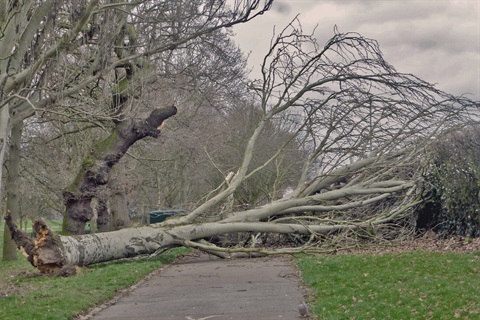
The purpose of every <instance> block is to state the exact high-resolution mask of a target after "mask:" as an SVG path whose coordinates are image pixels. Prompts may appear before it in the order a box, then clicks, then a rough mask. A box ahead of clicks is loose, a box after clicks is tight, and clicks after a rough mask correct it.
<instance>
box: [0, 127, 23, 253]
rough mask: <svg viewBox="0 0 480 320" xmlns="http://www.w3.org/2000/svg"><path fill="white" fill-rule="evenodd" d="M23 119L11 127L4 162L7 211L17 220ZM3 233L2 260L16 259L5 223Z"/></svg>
mask: <svg viewBox="0 0 480 320" xmlns="http://www.w3.org/2000/svg"><path fill="white" fill-rule="evenodd" d="M22 130H23V121H20V122H17V123H15V124H14V125H13V127H12V132H11V137H10V146H9V149H10V150H9V154H8V159H7V163H6V167H7V179H6V183H7V186H8V188H7V190H6V193H7V211H9V212H11V214H12V215H13V216H12V219H14V221H17V220H18V218H19V217H18V212H19V208H20V197H19V194H18V183H16V181H18V179H19V165H20V146H21V143H22ZM4 229H5V230H4V233H3V258H2V259H3V261H11V260H17V248H16V246H15V242H14V241H13V239H12V237H11V236H10V232H8V227H7V226H6V225H5V228H4Z"/></svg>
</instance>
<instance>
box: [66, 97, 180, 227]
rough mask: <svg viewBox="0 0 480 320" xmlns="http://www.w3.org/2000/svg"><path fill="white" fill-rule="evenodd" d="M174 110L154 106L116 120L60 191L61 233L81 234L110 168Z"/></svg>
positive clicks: (152, 134)
mask: <svg viewBox="0 0 480 320" xmlns="http://www.w3.org/2000/svg"><path fill="white" fill-rule="evenodd" d="M176 113H177V108H176V107H175V106H169V107H165V108H160V109H155V110H153V111H152V112H151V113H150V115H149V116H148V117H147V118H146V119H145V120H142V121H135V120H131V119H129V120H124V121H122V122H118V123H117V124H116V126H115V128H114V130H113V132H112V133H111V134H110V136H109V137H108V138H106V139H105V140H103V141H101V142H99V143H97V144H96V145H95V146H94V147H93V148H92V150H91V151H90V153H89V155H88V156H87V157H86V158H85V159H84V161H83V164H82V168H81V169H80V171H79V172H78V174H77V177H76V178H75V180H74V182H73V183H72V184H71V185H70V186H69V187H68V188H67V189H66V190H65V191H64V192H63V199H64V203H65V206H66V213H65V217H64V223H63V233H64V234H83V233H84V232H85V223H86V222H88V221H89V220H90V219H92V217H93V210H92V207H91V202H92V199H93V198H94V197H95V195H96V193H97V190H98V187H99V186H102V185H105V184H107V182H108V180H109V173H110V171H111V169H112V167H113V166H114V165H115V164H116V163H117V162H118V161H119V160H120V159H121V158H122V157H123V155H124V154H125V153H126V152H127V150H128V148H130V147H131V146H132V145H133V144H134V143H135V142H137V141H138V140H140V139H143V138H145V137H154V138H156V137H158V135H159V134H160V129H161V126H162V124H163V122H164V121H165V120H166V119H168V118H170V117H171V116H173V115H175V114H176Z"/></svg>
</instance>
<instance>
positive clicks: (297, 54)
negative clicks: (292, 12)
mask: <svg viewBox="0 0 480 320" xmlns="http://www.w3.org/2000/svg"><path fill="white" fill-rule="evenodd" d="M300 31H301V30H300V28H299V27H297V26H296V25H295V22H294V23H292V24H290V25H289V26H288V27H287V28H286V29H285V30H283V32H282V33H280V34H279V35H278V36H277V37H276V38H275V39H274V40H273V41H272V47H271V49H270V50H269V52H268V54H267V56H266V57H265V59H264V62H263V66H262V72H263V78H262V79H261V80H259V81H258V82H254V83H252V84H251V86H250V87H251V89H252V91H253V92H254V94H255V95H256V99H255V101H259V102H258V108H259V110H260V112H259V114H260V117H259V119H258V123H257V125H256V127H255V130H254V131H253V133H252V135H251V137H250V140H249V141H248V143H247V145H246V146H245V153H244V156H243V161H242V163H241V165H240V166H239V167H238V170H236V172H235V173H230V172H229V173H227V172H225V174H224V176H225V181H224V182H223V183H222V184H221V185H220V186H218V188H216V189H215V190H213V191H212V192H210V193H209V194H208V195H206V196H205V198H204V199H203V202H202V203H201V204H200V205H199V206H197V207H196V208H195V209H194V210H193V211H191V212H190V213H188V214H186V215H184V216H179V217H174V218H171V219H168V220H166V221H165V222H162V223H159V224H155V225H150V226H142V227H136V228H127V229H122V230H119V231H114V232H109V233H98V234H91V235H82V236H60V235H56V234H55V233H53V232H51V231H50V230H49V229H48V228H47V226H46V225H45V224H44V223H43V222H42V221H37V222H36V223H35V226H34V228H35V231H36V233H37V239H36V240H35V241H33V240H30V241H28V240H26V238H25V235H22V233H21V232H20V231H19V230H18V228H16V226H15V224H14V223H13V222H12V220H11V219H9V218H8V217H7V224H8V226H9V228H10V231H11V233H12V236H13V237H14V238H15V239H18V241H16V243H17V245H18V246H19V247H21V248H22V251H24V252H25V254H26V255H27V256H28V259H29V261H31V262H32V264H34V265H35V266H36V267H38V268H39V269H40V270H42V272H46V273H52V272H57V270H61V269H62V268H64V267H65V266H70V265H90V264H94V263H99V262H103V261H110V260H114V259H120V258H126V257H133V256H136V255H140V254H155V253H159V252H162V251H163V250H166V249H168V248H171V247H175V246H187V247H193V248H198V249H201V250H204V251H207V252H210V253H212V254H216V255H219V256H221V257H224V258H227V257H237V256H244V255H248V256H252V255H265V254H274V253H292V252H299V251H306V250H315V249H317V248H319V247H320V246H321V244H322V240H324V239H325V236H326V235H331V234H338V233H340V232H343V231H345V232H360V231H366V232H367V233H374V232H376V231H377V230H381V229H382V227H388V226H389V224H391V223H399V222H400V223H403V224H407V225H408V223H410V222H411V221H412V216H413V213H414V211H415V209H416V207H417V206H418V205H420V204H421V203H422V202H423V201H424V200H425V199H424V197H423V196H424V194H423V186H422V184H423V179H422V172H423V168H425V166H426V165H427V163H428V161H429V155H428V153H427V152H428V151H427V150H428V148H426V146H428V145H429V144H430V143H431V141H433V140H434V139H437V138H439V137H441V136H442V134H444V133H445V132H448V131H449V130H452V129H454V128H456V127H458V126H465V125H468V124H469V123H471V122H473V121H474V119H473V118H472V116H471V113H470V111H471V110H473V109H474V108H477V107H478V103H476V102H474V101H471V100H469V99H467V98H465V97H455V96H452V95H449V94H447V93H444V92H442V91H440V90H438V89H436V88H435V87H434V86H433V85H430V84H428V83H426V82H424V81H422V80H420V79H418V78H416V77H415V76H413V75H410V74H402V73H399V72H397V71H396V70H395V69H394V68H393V67H392V66H390V65H389V64H388V63H387V62H386V61H384V60H383V57H382V54H381V51H380V49H379V47H378V44H377V43H376V42H375V41H374V40H371V39H366V38H364V37H362V36H360V35H358V34H354V33H340V32H338V31H336V32H335V35H334V36H333V37H332V39H330V40H329V41H328V42H327V43H326V44H325V45H324V46H319V45H318V44H317V42H316V40H315V38H314V37H313V36H308V35H304V34H302V33H301V32H300ZM279 118H282V120H286V119H287V120H289V122H290V123H291V127H290V129H289V130H290V131H291V132H292V137H293V138H292V139H297V140H298V141H299V142H301V144H302V146H303V147H304V149H305V153H306V154H307V155H308V156H307V157H306V159H304V166H303V171H302V172H301V173H300V174H299V175H298V181H297V184H296V186H290V187H291V192H289V193H287V192H285V193H284V194H281V195H277V198H276V199H275V200H272V201H270V202H268V203H260V204H257V205H256V206H253V207H252V208H251V209H246V210H244V209H238V210H236V209H235V208H236V207H235V206H234V205H231V201H232V197H231V196H232V195H233V194H234V193H235V192H236V190H238V188H239V187H240V186H241V185H242V184H243V183H244V182H245V181H246V180H248V179H249V178H250V177H252V176H253V175H255V174H257V173H258V172H260V171H261V170H262V169H264V168H265V167H266V166H267V165H268V164H269V163H272V161H275V160H276V159H278V158H279V157H280V156H281V155H282V152H283V151H284V149H285V147H286V146H287V145H288V141H286V142H285V145H284V146H283V147H280V148H278V149H277V150H274V152H273V153H272V154H271V155H270V157H269V158H267V160H266V161H265V162H264V163H262V164H260V165H259V166H257V167H252V158H253V157H254V155H255V152H258V150H256V142H257V141H258V139H259V137H260V136H261V135H262V134H264V129H265V126H266V124H267V123H275V121H276V120H277V119H279ZM222 174H223V173H222ZM232 233H233V234H243V233H248V234H251V235H254V236H253V237H252V238H251V240H250V241H246V242H244V243H240V242H238V243H237V245H236V246H233V247H231V246H225V247H222V246H218V245H216V244H214V242H213V241H212V237H216V236H219V235H225V234H232ZM262 234H284V235H291V236H298V237H297V239H296V240H297V241H296V243H295V244H294V245H291V246H288V247H282V248H277V249H271V248H269V247H267V246H262V245H261V244H260V243H259V242H258V241H257V240H258V236H259V235H262Z"/></svg>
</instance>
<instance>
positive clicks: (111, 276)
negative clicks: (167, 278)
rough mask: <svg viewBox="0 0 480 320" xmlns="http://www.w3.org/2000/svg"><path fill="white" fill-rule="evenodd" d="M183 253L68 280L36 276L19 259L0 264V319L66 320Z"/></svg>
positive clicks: (104, 268) (98, 269) (118, 265)
mask: <svg viewBox="0 0 480 320" xmlns="http://www.w3.org/2000/svg"><path fill="white" fill-rule="evenodd" d="M187 251H188V250H186V249H182V248H178V249H173V250H170V251H169V252H167V253H164V254H161V255H159V256H158V257H155V258H152V259H149V258H142V259H135V260H122V261H117V262H111V263H104V264H98V265H94V266H92V267H90V268H85V269H83V271H82V272H81V273H80V274H79V275H77V276H73V277H68V278H58V277H48V276H39V274H38V271H36V269H34V268H33V267H32V266H30V265H29V264H28V262H27V261H26V259H25V258H23V257H20V258H19V260H18V261H12V262H10V261H9V262H1V261H0V319H9V320H17V319H18V320H20V319H33V320H41V319H51V320H54V319H62V320H63V319H70V318H72V317H74V316H75V315H77V314H79V313H81V312H82V311H83V310H86V309H88V308H90V307H92V306H94V305H96V304H98V303H101V302H103V301H105V300H108V299H111V298H112V297H113V296H114V295H115V293H116V292H117V291H118V290H120V289H122V288H125V287H128V286H130V285H132V284H134V283H135V282H137V281H139V280H140V279H141V278H142V277H144V276H145V275H147V274H148V273H150V272H152V271H153V270H155V269H157V268H159V267H160V266H161V265H163V264H165V263H168V262H171V261H173V260H174V259H175V257H177V256H178V255H179V254H183V253H186V252H187ZM5 295H6V296H5Z"/></svg>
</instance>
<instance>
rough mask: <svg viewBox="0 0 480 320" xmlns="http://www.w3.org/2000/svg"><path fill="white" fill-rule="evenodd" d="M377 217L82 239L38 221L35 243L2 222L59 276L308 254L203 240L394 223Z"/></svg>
mask: <svg viewBox="0 0 480 320" xmlns="http://www.w3.org/2000/svg"><path fill="white" fill-rule="evenodd" d="M400 213H401V212H396V213H391V214H390V215H385V216H379V217H377V218H375V219H372V220H369V221H362V222H341V223H340V224H330V225H326V224H324V225H305V224H296V223H275V222H230V223H228V222H211V223H200V224H187V225H177V226H168V225H166V224H165V223H158V224H153V225H149V226H143V227H137V228H127V229H122V230H117V231H112V232H105V233H96V234H88V235H82V236H61V235H58V234H56V233H54V232H52V231H51V230H50V229H49V228H48V227H47V225H46V224H45V223H44V222H43V221H42V220H40V221H36V222H35V223H34V225H33V228H34V230H35V232H36V234H37V238H36V240H35V241H34V242H33V241H32V240H30V238H29V237H28V235H27V234H25V233H24V232H23V231H21V230H19V229H18V228H17V226H16V225H15V223H14V222H13V221H12V219H11V216H10V215H7V216H6V217H5V220H6V223H7V225H8V227H9V229H10V232H11V234H12V237H14V239H15V242H16V243H17V246H18V247H19V248H20V250H21V251H22V252H24V253H25V255H26V256H27V257H28V260H29V261H30V262H31V263H32V265H33V266H35V267H37V268H38V269H39V270H40V271H41V272H43V273H59V272H61V270H62V269H63V268H65V267H69V266H72V265H73V266H87V265H92V264H96V263H100V262H105V261H112V260H116V259H122V258H130V257H134V256H138V255H144V254H155V253H158V252H162V251H165V250H167V249H169V248H172V247H178V246H186V247H192V248H198V249H200V250H203V251H206V252H209V253H212V254H216V255H219V256H221V257H223V258H234V257H237V256H245V255H246V256H262V255H267V254H281V253H294V252H301V251H304V250H308V248H309V247H308V246H305V247H299V248H290V249H277V250H267V249H262V248H254V247H251V248H220V247H217V246H215V245H212V244H210V243H208V242H206V241H205V240H203V239H208V238H210V237H214V236H218V235H223V234H228V233H237V232H253V233H262V232H265V233H276V234H291V235H295V234H296V235H312V234H315V235H316V236H318V235H326V234H329V233H331V232H338V231H342V230H350V231H352V230H358V229H361V228H368V229H371V228H373V227H375V226H378V225H381V224H384V223H387V222H389V221H392V220H395V217H396V215H398V214H400Z"/></svg>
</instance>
